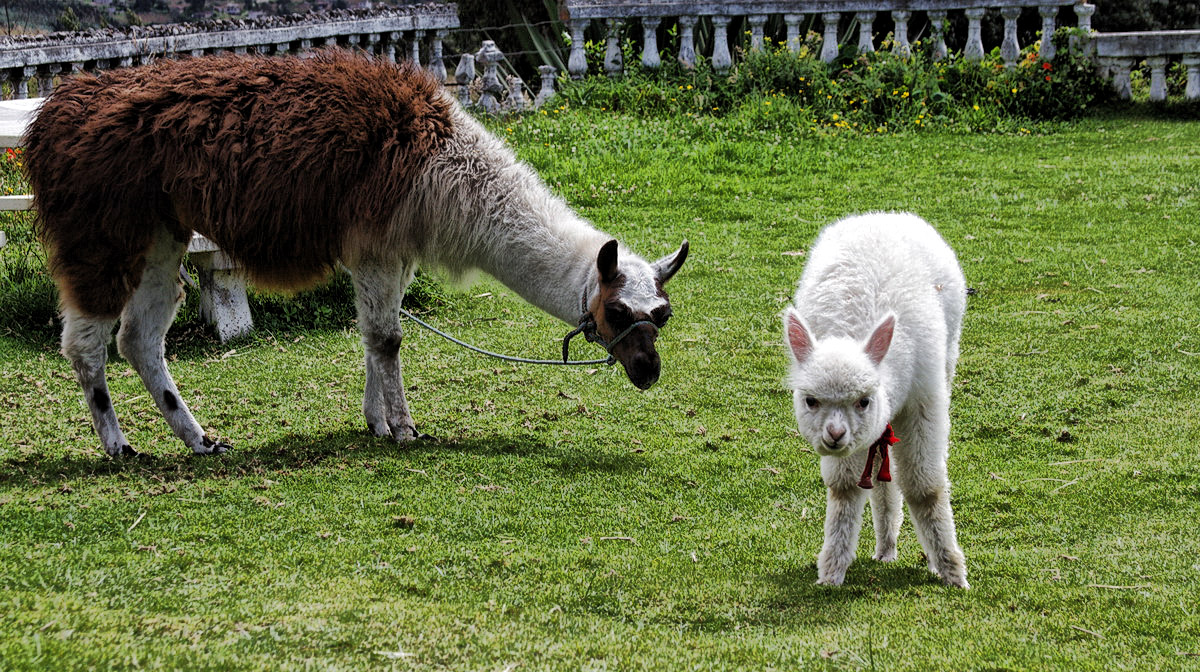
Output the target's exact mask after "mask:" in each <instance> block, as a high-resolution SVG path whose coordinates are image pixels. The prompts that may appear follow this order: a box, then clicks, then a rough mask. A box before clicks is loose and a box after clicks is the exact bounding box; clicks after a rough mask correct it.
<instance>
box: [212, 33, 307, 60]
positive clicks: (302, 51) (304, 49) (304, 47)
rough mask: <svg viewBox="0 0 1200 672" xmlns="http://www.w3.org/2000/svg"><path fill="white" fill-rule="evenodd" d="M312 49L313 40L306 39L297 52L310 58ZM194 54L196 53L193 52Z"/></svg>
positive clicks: (301, 41) (303, 39) (302, 41)
mask: <svg viewBox="0 0 1200 672" xmlns="http://www.w3.org/2000/svg"><path fill="white" fill-rule="evenodd" d="M312 47H313V42H312V40H311V39H309V38H307V37H305V38H302V39H301V40H300V47H299V48H298V49H297V50H296V51H297V53H299V54H300V55H301V56H308V55H309V52H310V51H312ZM192 53H193V54H194V53H196V52H194V51H193V52H192ZM200 53H204V52H200Z"/></svg>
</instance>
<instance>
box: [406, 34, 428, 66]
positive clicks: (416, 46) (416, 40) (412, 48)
mask: <svg viewBox="0 0 1200 672" xmlns="http://www.w3.org/2000/svg"><path fill="white" fill-rule="evenodd" d="M423 39H425V31H423V30H414V31H413V39H412V43H411V44H409V45H408V49H409V52H408V58H409V60H411V61H412V62H413V63H415V64H417V65H420V64H421V40H423Z"/></svg>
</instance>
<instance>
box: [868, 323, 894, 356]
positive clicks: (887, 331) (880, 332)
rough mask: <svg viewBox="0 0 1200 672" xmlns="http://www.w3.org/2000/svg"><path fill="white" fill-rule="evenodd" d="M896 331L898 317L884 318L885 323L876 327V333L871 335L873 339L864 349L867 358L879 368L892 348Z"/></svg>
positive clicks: (869, 339) (870, 339)
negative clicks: (893, 335)
mask: <svg viewBox="0 0 1200 672" xmlns="http://www.w3.org/2000/svg"><path fill="white" fill-rule="evenodd" d="M895 331H896V316H895V315H888V316H887V317H885V318H883V322H880V323H879V326H878V327H875V331H874V333H872V334H871V338H868V339H867V344H866V346H864V348H863V349H864V350H865V351H866V353H867V357H868V358H870V360H871V362H872V363H873V364H875V366H879V363H880V362H882V361H883V358H884V357H885V356H886V355H887V352H888V348H890V347H891V346H892V334H894V333H895Z"/></svg>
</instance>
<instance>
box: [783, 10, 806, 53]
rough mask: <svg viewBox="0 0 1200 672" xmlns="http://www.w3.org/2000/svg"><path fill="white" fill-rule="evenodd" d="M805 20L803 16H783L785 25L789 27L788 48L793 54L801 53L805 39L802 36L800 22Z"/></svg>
mask: <svg viewBox="0 0 1200 672" xmlns="http://www.w3.org/2000/svg"><path fill="white" fill-rule="evenodd" d="M803 20H804V15H803V14H784V15H783V23H784V25H785V26H787V48H788V49H789V50H791V51H792V52H797V51H800V41H801V40H802V39H803V37H802V36H801V35H800V22H801V21H803Z"/></svg>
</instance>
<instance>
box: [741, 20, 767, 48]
mask: <svg viewBox="0 0 1200 672" xmlns="http://www.w3.org/2000/svg"><path fill="white" fill-rule="evenodd" d="M746 23H748V24H750V49H751V50H754V49H762V48H763V35H764V34H765V28H766V26H767V15H766V14H751V15H750V16H748V17H746Z"/></svg>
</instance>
